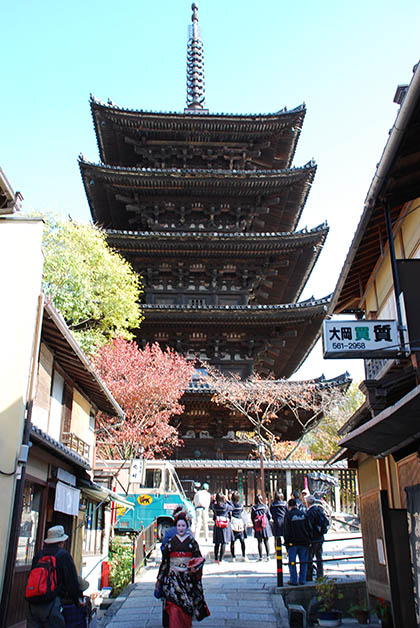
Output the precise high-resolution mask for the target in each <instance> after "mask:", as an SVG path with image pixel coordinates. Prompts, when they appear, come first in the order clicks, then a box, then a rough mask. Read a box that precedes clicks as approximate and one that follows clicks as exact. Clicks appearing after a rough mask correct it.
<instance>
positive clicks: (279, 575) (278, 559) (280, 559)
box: [276, 535, 364, 587]
mask: <svg viewBox="0 0 420 628" xmlns="http://www.w3.org/2000/svg"><path fill="white" fill-rule="evenodd" d="M361 538H362V536H361V535H353V536H350V537H339V538H331V539H324V541H323V543H328V542H329V541H333V542H336V543H337V542H340V541H355V540H357V539H361ZM286 556H287V550H286ZM362 558H364V556H363V554H361V555H356V556H346V555H344V556H343V553H342V552H341V553H340V556H338V557H333V558H323V559H322V562H323V563H328V562H335V563H338V562H340V561H343V560H360V559H362ZM276 562H277V586H278V587H282V586H283V552H282V543H281V538H279V537H277V538H276ZM295 562H296V566H297V565H300V564H305V563H300V561H298V560H296V561H295ZM305 562H306V564H309V563H310V562H311V561H309V560H308V561H305Z"/></svg>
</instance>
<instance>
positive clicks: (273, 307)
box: [80, 4, 328, 458]
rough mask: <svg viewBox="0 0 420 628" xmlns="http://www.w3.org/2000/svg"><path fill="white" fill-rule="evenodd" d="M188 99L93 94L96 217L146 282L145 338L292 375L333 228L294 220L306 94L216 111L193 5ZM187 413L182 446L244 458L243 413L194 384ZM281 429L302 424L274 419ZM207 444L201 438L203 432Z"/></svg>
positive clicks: (302, 177)
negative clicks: (116, 99)
mask: <svg viewBox="0 0 420 628" xmlns="http://www.w3.org/2000/svg"><path fill="white" fill-rule="evenodd" d="M192 10H193V13H192V25H191V27H190V37H189V41H188V55H187V107H186V109H185V110H184V112H183V113H154V112H148V111H141V110H128V109H122V108H119V107H117V106H115V105H114V104H104V103H102V102H99V101H98V100H96V99H95V98H93V97H91V110H92V116H93V121H94V126H95V132H96V137H97V142H98V146H99V152H100V159H101V163H99V164H93V163H90V162H88V161H86V160H85V159H84V158H82V157H81V158H80V169H81V173H82V178H83V183H84V186H85V190H86V194H87V198H88V202H89V205H90V209H91V213H92V217H93V220H94V221H95V222H96V223H97V224H99V225H101V226H102V227H104V228H105V229H106V231H107V237H108V241H109V243H110V245H111V246H113V247H114V248H116V249H118V250H119V251H120V253H121V254H122V255H123V256H124V257H126V258H127V259H128V260H129V261H130V263H131V264H132V265H133V267H134V268H135V269H136V271H137V272H138V273H139V274H140V275H141V276H142V278H143V282H144V284H145V303H144V304H143V306H142V307H143V311H144V315H145V320H144V321H143V323H142V325H141V327H140V329H139V330H138V333H137V341H138V343H139V344H140V345H144V344H145V343H146V342H149V343H152V342H155V341H157V342H159V343H160V344H161V345H162V347H165V346H167V345H169V346H171V347H173V348H174V349H175V350H176V351H179V352H180V353H183V354H184V355H187V356H191V357H193V356H197V357H199V358H201V359H203V360H207V361H209V362H211V363H212V364H214V365H216V366H217V367H218V368H219V369H220V370H222V371H230V372H235V373H238V374H240V375H241V376H242V377H246V376H248V375H249V374H250V373H251V372H252V371H253V369H255V370H256V371H257V372H259V373H260V374H262V375H268V374H274V376H275V377H276V378H282V377H286V378H287V377H289V376H291V375H292V374H293V373H294V372H295V371H296V370H297V369H298V368H299V366H300V365H301V364H302V362H303V361H304V359H305V358H306V357H307V355H308V353H309V352H310V350H311V348H312V347H313V345H314V343H315V341H316V339H317V338H318V336H319V332H320V328H321V323H322V320H323V318H324V317H325V314H326V308H327V306H328V300H327V299H321V300H315V299H311V300H308V301H303V302H302V301H301V302H299V301H298V299H299V297H300V295H301V292H302V290H303V288H304V285H305V283H306V281H307V279H308V277H309V275H310V273H311V270H312V268H313V266H314V264H315V262H316V260H317V257H318V255H319V252H320V250H321V248H322V245H323V243H324V241H325V238H326V235H327V231H328V229H327V226H326V225H325V224H323V225H321V226H318V227H316V228H314V229H312V230H303V231H296V227H297V224H298V221H299V219H300V216H301V213H302V210H303V208H304V205H305V202H306V199H307V196H308V193H309V191H310V187H311V184H312V182H313V179H314V175H315V170H316V166H315V164H314V163H313V162H310V163H308V164H306V165H304V166H302V167H299V168H296V167H292V160H293V156H294V153H295V149H296V145H297V142H298V139H299V135H300V132H301V127H302V123H303V120H304V117H305V107H304V106H299V107H297V108H296V109H292V110H290V111H288V110H286V109H283V110H281V111H278V112H277V113H274V114H264V115H234V114H212V113H209V111H208V110H207V109H205V105H204V71H203V48H202V42H201V38H200V34H199V27H198V9H197V5H196V4H193V5H192ZM184 401H185V404H186V409H185V413H184V415H183V416H182V417H181V423H180V425H179V429H180V433H181V436H182V437H183V438H184V442H185V448H183V449H180V450H179V451H178V452H177V453H176V455H178V456H180V457H184V458H188V457H192V456H194V455H195V456H196V457H198V455H197V451H199V456H200V457H202V458H214V457H218V458H232V457H233V458H240V457H246V455H247V454H248V453H249V446H248V445H244V444H240V443H238V442H235V431H236V430H240V429H247V426H246V425H244V424H242V423H241V419H239V418H238V417H235V416H232V415H231V413H227V412H225V413H223V412H222V410H221V409H220V408H217V407H214V406H212V404H211V402H210V396H209V394H208V393H207V394H206V393H205V392H203V391H202V390H200V389H199V388H196V387H195V386H194V385H192V386H191V389H190V391H188V392H187V393H186V395H185V398H184ZM278 431H279V433H280V434H282V437H283V438H284V439H293V438H296V437H297V436H298V434H297V432H296V426H294V425H293V422H291V424H288V423H287V421H286V422H284V424H283V425H279V430H278ZM203 434H204V436H205V441H206V445H205V446H204V447H203V442H204V441H203V439H202V440H200V445H201V447H200V449H199V450H198V449H197V439H198V438H199V437H200V436H201V437H203Z"/></svg>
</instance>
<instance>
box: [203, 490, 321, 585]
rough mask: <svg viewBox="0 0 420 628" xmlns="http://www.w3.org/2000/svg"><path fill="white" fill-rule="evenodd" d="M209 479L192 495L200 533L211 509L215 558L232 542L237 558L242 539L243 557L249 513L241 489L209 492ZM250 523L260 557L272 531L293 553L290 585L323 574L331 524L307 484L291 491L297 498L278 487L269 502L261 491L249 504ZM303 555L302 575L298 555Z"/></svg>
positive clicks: (301, 556)
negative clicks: (325, 536) (300, 488)
mask: <svg viewBox="0 0 420 628" xmlns="http://www.w3.org/2000/svg"><path fill="white" fill-rule="evenodd" d="M208 488H209V487H208V484H204V485H203V487H202V488H201V489H200V490H198V491H197V492H196V494H195V497H194V505H195V507H196V513H197V525H196V531H195V533H196V537H197V538H198V537H199V535H200V532H201V531H203V533H204V536H205V539H206V541H207V540H208V538H209V531H208V510H209V509H210V511H211V512H212V513H213V520H214V527H213V543H214V560H215V562H216V563H220V562H221V561H222V560H223V559H224V556H225V550H226V547H227V545H229V544H230V552H231V557H232V561H235V560H236V554H235V545H236V541H239V543H240V547H241V553H242V558H243V560H248V559H247V556H246V547H245V539H246V538H247V523H248V521H247V513H246V511H245V509H244V506H243V504H242V502H241V500H240V495H239V493H238V492H237V491H234V492H233V493H231V494H228V496H227V497H226V496H225V495H224V494H223V493H217V494H216V495H215V496H213V498H212V496H211V495H210V493H209V490H208ZM251 523H252V527H253V532H254V537H255V538H256V539H257V548H258V560H263V548H264V550H265V559H266V560H269V558H270V550H269V539H270V537H271V536H274V537H276V538H283V539H284V543H285V545H286V548H287V552H288V556H289V566H290V584H291V585H297V584H303V583H304V582H307V581H311V580H313V578H314V577H316V578H319V577H321V576H323V573H324V571H323V563H322V546H323V542H324V534H325V532H326V530H327V529H328V524H329V522H328V518H327V517H326V515H325V511H324V509H323V508H322V505H321V502H320V500H319V499H317V498H316V497H315V496H313V495H311V494H310V492H309V490H308V489H304V490H303V491H302V492H301V493H299V492H298V491H293V497H292V498H291V499H290V500H289V501H288V502H286V501H285V499H284V495H283V494H282V493H281V492H280V491H276V492H275V494H274V499H273V501H272V502H271V505H270V506H268V505H267V504H266V503H265V501H264V499H263V497H262V495H260V494H259V495H257V497H256V501H255V504H254V505H253V506H252V508H251ZM297 557H299V561H300V571H299V579H298V575H297V570H296V558H297Z"/></svg>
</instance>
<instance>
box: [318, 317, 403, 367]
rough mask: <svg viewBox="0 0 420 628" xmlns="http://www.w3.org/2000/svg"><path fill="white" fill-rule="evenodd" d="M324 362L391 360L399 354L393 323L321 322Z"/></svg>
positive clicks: (384, 321) (395, 324)
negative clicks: (331, 360)
mask: <svg viewBox="0 0 420 628" xmlns="http://www.w3.org/2000/svg"><path fill="white" fill-rule="evenodd" d="M322 340H323V355H324V358H337V359H342V358H359V359H360V358H370V359H375V358H393V357H396V356H398V355H400V354H401V350H400V338H399V334H398V327H397V321H395V320H369V321H365V320H361V321H355V320H350V321H342V320H328V321H324V323H323V329H322Z"/></svg>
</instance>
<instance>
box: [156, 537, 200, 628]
mask: <svg viewBox="0 0 420 628" xmlns="http://www.w3.org/2000/svg"><path fill="white" fill-rule="evenodd" d="M198 557H201V552H200V548H199V546H198V543H197V541H195V539H194V538H193V537H192V536H191V535H187V536H185V537H184V539H183V540H181V539H180V538H179V537H178V535H175V536H174V537H173V538H172V539H170V540H169V541H168V542H167V544H166V545H165V547H164V550H163V553H162V562H161V565H160V568H159V574H158V580H159V581H160V582H161V584H162V597H163V598H164V600H165V607H164V616H165V615H166V624H164V626H165V625H166V626H167V628H191V626H192V619H193V617H194V618H195V619H197V620H198V621H200V620H201V619H204V617H207V616H208V615H210V612H209V610H208V608H207V605H206V603H205V601H204V595H203V586H202V584H201V569H200V570H199V571H197V572H192V571H190V569H188V563H189V561H190V560H191V559H192V558H198Z"/></svg>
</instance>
